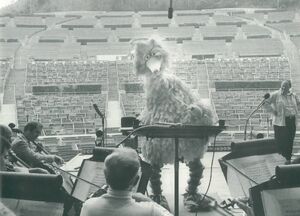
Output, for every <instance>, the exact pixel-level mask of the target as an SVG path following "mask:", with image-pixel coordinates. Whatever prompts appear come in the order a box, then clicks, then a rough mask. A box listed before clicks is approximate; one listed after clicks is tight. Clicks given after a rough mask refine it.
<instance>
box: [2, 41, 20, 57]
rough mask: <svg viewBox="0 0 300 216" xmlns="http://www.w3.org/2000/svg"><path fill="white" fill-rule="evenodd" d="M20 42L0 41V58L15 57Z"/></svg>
mask: <svg viewBox="0 0 300 216" xmlns="http://www.w3.org/2000/svg"><path fill="white" fill-rule="evenodd" d="M20 46H21V44H20V43H0V50H1V52H0V59H7V58H13V57H14V56H15V54H16V50H17V49H18V48H19V47H20Z"/></svg>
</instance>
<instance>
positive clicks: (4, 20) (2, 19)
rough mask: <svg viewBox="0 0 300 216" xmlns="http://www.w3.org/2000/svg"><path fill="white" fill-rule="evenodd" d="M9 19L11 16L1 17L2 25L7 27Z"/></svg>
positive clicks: (0, 23)
mask: <svg viewBox="0 0 300 216" xmlns="http://www.w3.org/2000/svg"><path fill="white" fill-rule="evenodd" d="M9 20H10V18H9V17H0V27H5V26H6V25H7V23H8V22H9Z"/></svg>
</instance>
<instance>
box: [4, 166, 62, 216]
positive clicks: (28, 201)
mask: <svg viewBox="0 0 300 216" xmlns="http://www.w3.org/2000/svg"><path fill="white" fill-rule="evenodd" d="M62 181H63V180H62V177H61V176H60V175H43V174H30V173H29V174H28V173H26V174H25V173H15V172H0V183H1V184H0V185H1V188H0V195H1V200H0V201H1V202H2V203H3V204H4V205H5V206H6V207H7V208H9V209H10V210H11V211H12V212H14V213H15V215H17V216H18V215H30V216H41V215H43V216H62V215H63V211H64V201H63V192H62Z"/></svg>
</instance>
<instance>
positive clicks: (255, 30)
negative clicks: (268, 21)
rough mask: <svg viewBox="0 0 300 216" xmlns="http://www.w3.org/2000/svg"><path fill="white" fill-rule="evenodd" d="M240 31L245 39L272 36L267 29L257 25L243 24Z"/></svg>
mask: <svg viewBox="0 0 300 216" xmlns="http://www.w3.org/2000/svg"><path fill="white" fill-rule="evenodd" d="M242 31H243V32H244V34H245V36H246V38H247V39H251V38H271V37H272V33H271V32H270V31H269V30H268V29H266V28H264V27H261V26H258V25H243V26H242Z"/></svg>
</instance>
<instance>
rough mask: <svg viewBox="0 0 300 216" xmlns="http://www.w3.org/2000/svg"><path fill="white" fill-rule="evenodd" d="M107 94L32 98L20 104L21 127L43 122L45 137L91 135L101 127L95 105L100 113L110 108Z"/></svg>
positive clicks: (23, 100)
mask: <svg viewBox="0 0 300 216" xmlns="http://www.w3.org/2000/svg"><path fill="white" fill-rule="evenodd" d="M106 101H107V96H106V94H100V95H99V94H82V95H76V94H62V95H39V96H33V95H28V96H26V97H25V98H23V99H18V100H17V113H18V121H19V126H20V127H21V128H22V127H23V126H24V125H25V124H26V122H27V121H40V122H41V123H42V124H43V125H44V132H45V135H58V134H59V135H62V134H89V133H94V132H95V128H99V127H100V126H101V120H100V119H99V117H98V116H97V114H95V112H94V110H93V107H92V102H96V103H97V104H99V108H100V110H104V109H105V106H106Z"/></svg>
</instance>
